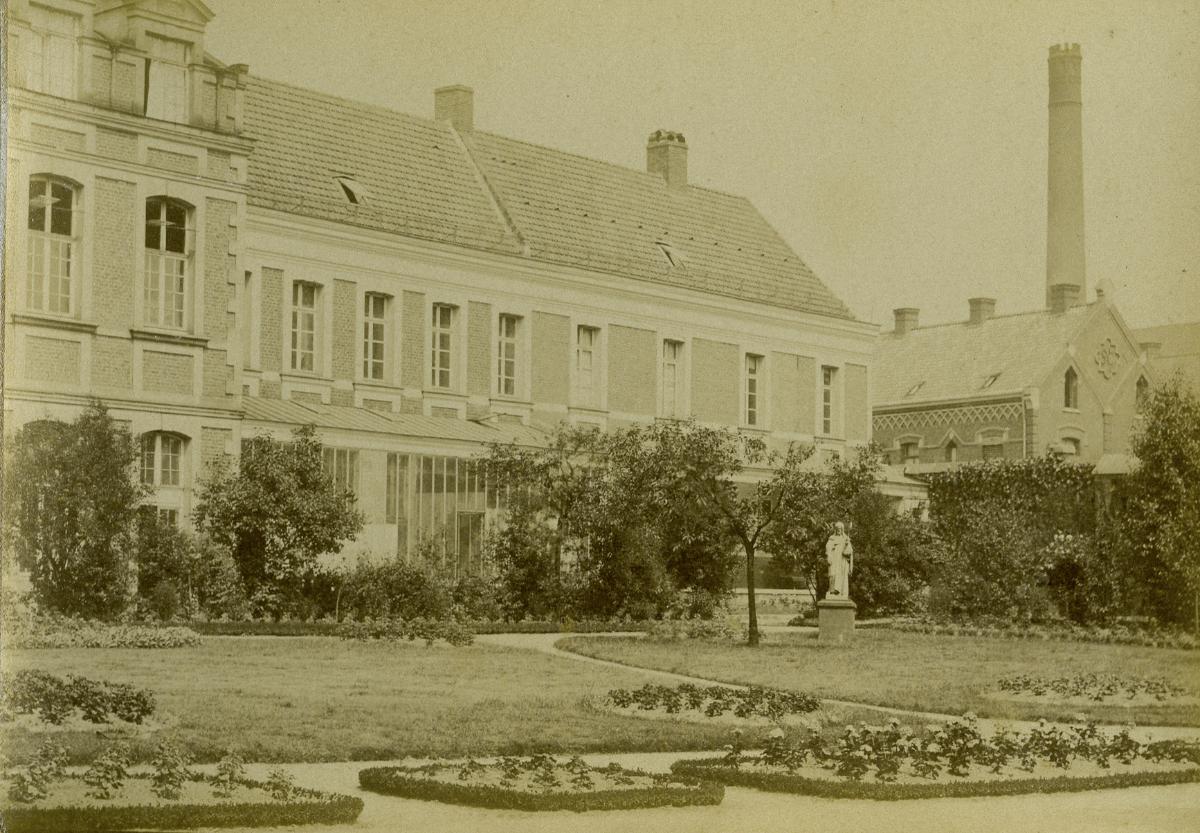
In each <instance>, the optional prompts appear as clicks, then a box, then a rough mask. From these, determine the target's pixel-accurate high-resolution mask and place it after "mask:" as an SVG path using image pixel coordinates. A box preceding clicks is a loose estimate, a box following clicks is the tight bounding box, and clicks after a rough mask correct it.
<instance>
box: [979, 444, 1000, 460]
mask: <svg viewBox="0 0 1200 833" xmlns="http://www.w3.org/2000/svg"><path fill="white" fill-rule="evenodd" d="M1003 457H1004V443H1001V442H986V441H985V442H984V444H983V459H985V460H999V459H1001V458H1003Z"/></svg>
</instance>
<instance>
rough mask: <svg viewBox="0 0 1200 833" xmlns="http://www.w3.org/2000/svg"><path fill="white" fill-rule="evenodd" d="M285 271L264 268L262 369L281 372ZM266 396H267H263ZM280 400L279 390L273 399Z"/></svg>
mask: <svg viewBox="0 0 1200 833" xmlns="http://www.w3.org/2000/svg"><path fill="white" fill-rule="evenodd" d="M282 304H283V270H282V269H271V268H268V267H265V266H264V267H263V270H262V335H261V344H262V351H261V352H262V369H263V370H279V363H280V357H281V356H282V355H283V337H282V334H281V333H280V332H279V319H280V316H282V315H283V306H282ZM263 395H264V396H266V394H265V393H264V394H263ZM273 398H275V399H278V398H279V393H278V390H277V391H276V393H275V396H274V397H273Z"/></svg>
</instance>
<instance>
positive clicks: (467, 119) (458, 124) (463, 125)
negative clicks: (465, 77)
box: [433, 84, 475, 133]
mask: <svg viewBox="0 0 1200 833" xmlns="http://www.w3.org/2000/svg"><path fill="white" fill-rule="evenodd" d="M433 118H434V119H435V120H436V121H448V122H450V126H451V127H453V128H454V129H455V130H457V131H458V132H459V133H470V132H471V131H472V130H474V129H475V91H474V90H472V89H471V88H470V87H464V86H463V85H462V84H454V85H452V86H449V87H438V88H437V89H436V90H434V91H433Z"/></svg>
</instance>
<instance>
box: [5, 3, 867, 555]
mask: <svg viewBox="0 0 1200 833" xmlns="http://www.w3.org/2000/svg"><path fill="white" fill-rule="evenodd" d="M211 17H212V13H211V12H210V10H209V9H207V7H206V6H205V5H204V4H203V3H201V2H198V0H37V2H33V0H16V2H12V3H10V4H9V18H8V23H9V27H8V44H7V46H8V54H9V56H10V60H9V62H8V66H9V72H10V76H9V79H8V84H9V107H10V125H9V158H8V160H7V162H8V172H7V176H8V187H9V195H10V199H9V200H8V214H7V216H6V218H5V222H6V228H7V229H8V230H9V234H8V235H7V238H6V240H7V245H6V247H5V264H4V265H5V273H6V275H7V276H8V280H6V281H5V310H6V312H5V321H4V356H5V383H6V390H5V401H4V408H5V423H6V430H9V431H11V430H13V429H15V428H17V427H19V426H21V425H23V424H27V423H29V422H31V421H34V420H40V419H64V420H69V419H72V418H74V417H75V416H76V415H77V414H78V413H79V411H80V410H81V409H82V408H83V407H84V406H85V405H86V403H88V402H89V401H90V400H92V399H93V398H97V399H100V400H102V401H104V402H105V404H106V405H107V406H108V407H109V409H110V411H111V412H112V414H113V415H114V417H116V418H117V419H120V420H122V421H124V422H125V423H127V424H128V426H129V428H130V430H131V431H132V432H133V434H134V435H135V437H137V438H138V442H139V443H140V444H141V466H140V471H141V476H142V478H143V480H144V481H145V482H146V483H148V484H151V485H152V486H153V487H154V488H155V494H154V498H153V500H154V503H155V505H156V506H157V507H158V508H159V511H160V512H162V513H164V514H165V516H167V517H169V518H173V519H174V520H175V521H176V522H178V523H180V524H186V523H188V518H189V516H190V511H191V506H192V501H193V495H194V490H195V487H196V484H197V482H198V481H199V480H200V479H201V478H202V477H203V476H204V473H205V471H206V469H207V467H209V466H210V465H212V464H213V463H214V462H215V461H218V460H222V459H235V458H236V457H237V456H238V453H239V448H240V443H241V440H242V439H243V438H245V437H247V436H251V435H255V434H259V433H267V434H271V435H275V436H278V437H285V436H287V434H288V433H289V432H290V431H291V430H292V429H293V428H294V427H295V426H298V425H303V424H315V425H316V426H317V428H318V430H319V432H320V436H321V438H322V441H323V443H324V444H325V446H326V450H325V455H326V462H327V466H328V469H329V473H330V476H331V477H332V478H334V479H335V480H336V482H338V483H339V484H344V485H346V486H348V487H349V488H351V489H353V490H354V492H355V493H356V495H357V498H358V504H359V507H360V509H362V511H363V512H364V513H365V515H366V519H367V523H366V527H365V529H364V531H363V532H362V533H361V535H360V536H359V538H358V540H357V541H356V542H355V543H354V544H353V545H352V546H351V547H348V548H347V552H348V553H349V554H354V553H362V552H370V553H375V554H379V555H385V554H394V553H400V554H404V553H407V552H408V551H409V549H410V548H411V547H412V546H413V545H414V543H415V542H416V541H418V540H419V539H420V538H422V537H424V536H427V535H437V536H439V537H440V538H441V540H442V541H443V543H444V545H445V548H446V551H447V552H448V554H449V555H450V556H451V557H454V558H456V559H457V562H458V563H460V564H463V565H469V564H470V562H471V560H472V559H473V558H475V557H476V556H477V554H478V550H479V543H480V535H481V532H482V530H483V528H484V527H485V525H486V524H487V523H488V522H489V519H490V517H491V516H492V513H494V511H495V509H496V506H497V496H496V495H495V494H494V493H493V492H491V491H490V490H489V489H488V487H487V484H486V483H485V482H484V479H483V478H482V476H481V474H480V472H479V470H478V467H477V466H476V465H475V464H474V463H473V462H472V460H471V458H472V457H473V456H474V455H476V454H478V453H479V452H480V450H481V449H482V448H483V446H484V445H485V444H486V443H489V442H497V441H498V442H518V443H529V444H535V443H538V442H540V441H541V440H542V439H543V438H544V436H545V432H546V431H547V430H549V429H550V428H551V427H552V426H553V425H555V424H556V423H560V422H570V423H579V424H589V425H595V426H597V427H599V428H610V429H611V428H617V427H620V426H624V425H628V424H632V423H636V422H644V421H648V420H655V419H679V418H685V417H694V418H695V419H697V420H698V421H700V422H702V423H708V424H713V425H722V426H729V427H736V428H740V429H742V430H746V431H756V432H762V433H763V434H764V436H766V437H767V438H768V439H769V440H770V441H771V442H772V443H775V444H778V445H784V444H786V443H787V442H790V441H804V442H814V443H816V444H817V446H818V447H819V449H820V450H821V454H820V455H818V459H827V458H828V457H829V456H830V455H834V454H841V453H844V452H845V450H846V449H847V447H848V446H853V445H856V444H862V443H865V442H867V441H868V440H869V439H870V434H871V419H870V413H869V404H868V403H869V400H870V386H871V384H873V378H874V375H875V374H874V373H873V372H872V371H870V370H869V368H870V367H871V364H872V362H873V355H872V352H873V342H874V339H875V329H876V328H875V326H874V325H870V324H866V323H863V322H859V321H856V320H855V319H854V317H853V316H852V315H851V313H850V312H849V310H848V309H847V308H846V307H845V306H844V305H843V304H842V303H841V302H840V301H839V300H838V299H837V298H836V297H835V296H834V295H833V294H832V293H831V292H830V290H829V289H828V288H827V287H826V286H825V285H824V284H823V283H822V282H821V281H820V280H819V279H818V278H817V277H816V276H815V275H814V274H813V273H812V272H811V271H810V270H809V269H808V267H807V266H806V265H805V264H804V262H803V261H802V260H801V259H800V257H799V256H798V255H797V254H796V253H795V252H793V251H792V250H791V249H790V248H789V247H788V246H787V244H786V243H784V241H783V240H782V239H781V238H780V236H779V235H778V234H777V233H776V232H775V231H774V230H773V229H772V228H771V226H770V225H769V224H768V223H767V222H766V221H765V220H764V219H763V217H762V216H761V215H760V214H759V213H758V212H757V211H756V210H755V209H754V207H753V206H751V205H750V204H749V203H748V202H747V201H746V200H745V199H743V198H741V197H737V196H732V195H729V194H725V193H722V192H720V191H715V190H711V189H709V188H705V187H701V186H698V185H696V184H695V183H693V182H690V181H689V179H688V166H687V160H688V152H689V148H688V145H687V142H686V140H685V139H684V137H683V136H682V135H680V134H678V133H673V132H669V131H662V130H659V131H655V132H654V133H652V134H651V135H650V138H649V141H648V143H647V146H646V167H645V169H644V170H632V169H627V168H623V167H619V166H616V165H612V164H608V163H605V162H600V161H596V160H593V159H587V158H583V157H580V156H575V155H572V154H569V153H565V152H562V151H558V150H554V149H550V148H545V147H541V146H538V145H534V144H530V143H527V142H522V141H516V140H513V139H508V138H504V137H501V136H497V135H494V134H491V133H488V132H486V131H484V130H481V129H477V127H476V125H475V123H474V119H473V98H472V91H471V90H470V89H468V88H466V87H461V86H454V87H446V88H442V89H439V90H437V91H435V92H434V95H433V102H432V109H431V112H430V113H429V114H427V115H426V116H415V115H408V114H403V113H398V112H393V111H390V110H387V109H383V108H380V107H375V106H368V105H365V104H360V103H356V102H352V101H347V100H344V99H340V98H335V97H331V96H328V95H324V94H320V93H317V92H313V91H310V90H305V89H300V88H297V87H294V86H290V85H288V84H283V83H279V82H275V81H270V80H266V79H262V78H258V77H255V76H254V75H253V74H251V73H250V71H249V69H248V67H247V66H246V65H244V64H224V63H221V62H220V61H218V60H216V59H215V58H213V57H212V56H211V55H209V54H208V53H207V51H206V50H205V42H204V40H205V28H206V24H207V23H208V21H209V20H210V19H211ZM631 138H632V137H631Z"/></svg>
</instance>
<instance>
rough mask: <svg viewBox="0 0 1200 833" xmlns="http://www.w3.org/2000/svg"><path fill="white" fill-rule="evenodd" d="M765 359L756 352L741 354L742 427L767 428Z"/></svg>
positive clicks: (761, 354)
mask: <svg viewBox="0 0 1200 833" xmlns="http://www.w3.org/2000/svg"><path fill="white" fill-rule="evenodd" d="M767 389H768V385H767V357H766V356H765V355H764V354H763V353H759V352H756V351H749V350H748V351H746V352H744V353H742V409H741V410H742V425H743V426H744V427H746V428H757V429H760V430H765V429H766V427H767V413H768V408H767V405H768V403H767Z"/></svg>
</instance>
